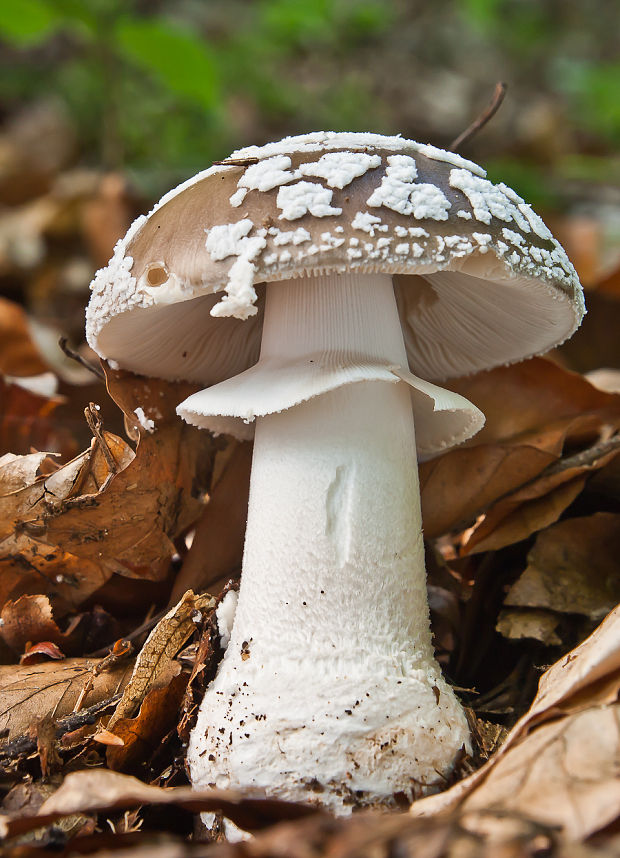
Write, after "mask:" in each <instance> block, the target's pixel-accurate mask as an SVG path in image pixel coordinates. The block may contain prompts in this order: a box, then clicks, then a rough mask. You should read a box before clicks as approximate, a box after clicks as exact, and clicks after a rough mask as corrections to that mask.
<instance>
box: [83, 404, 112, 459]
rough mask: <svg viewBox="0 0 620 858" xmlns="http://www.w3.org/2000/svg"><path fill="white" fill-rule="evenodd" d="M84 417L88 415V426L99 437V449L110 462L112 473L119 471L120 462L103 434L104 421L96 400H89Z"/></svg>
mask: <svg viewBox="0 0 620 858" xmlns="http://www.w3.org/2000/svg"><path fill="white" fill-rule="evenodd" d="M84 417H86V422H87V423H88V428H89V429H90V431H91V432H92V433H93V435H94V436H95V438H96V439H97V443H98V444H99V449H100V450H101V452H102V453H103V456H104V458H105V460H106V462H107V463H108V468H109V469H110V472H111V473H112V474H117V473H118V462H117V461H116V459H115V458H114V456H113V455H112V452H111V450H110V448H109V447H108V444H107V441H106V439H105V436H104V434H103V421H102V419H101V416H100V414H99V410H98V408H97V406H96V405H95V403H94V402H89V403H88V405H87V406H86V408H85V409H84Z"/></svg>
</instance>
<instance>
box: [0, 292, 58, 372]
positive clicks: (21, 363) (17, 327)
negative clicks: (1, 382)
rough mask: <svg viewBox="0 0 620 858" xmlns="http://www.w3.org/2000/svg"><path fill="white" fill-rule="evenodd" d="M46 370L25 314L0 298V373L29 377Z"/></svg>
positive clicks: (46, 367)
mask: <svg viewBox="0 0 620 858" xmlns="http://www.w3.org/2000/svg"><path fill="white" fill-rule="evenodd" d="M48 370H49V366H48V365H47V364H46V363H45V361H44V360H43V359H42V358H41V355H40V353H39V350H38V349H37V347H36V346H35V344H34V342H33V340H32V337H31V335H30V330H29V327H28V318H27V316H26V313H25V312H24V310H23V309H22V308H21V307H20V306H19V304H15V303H14V302H13V301H8V300H7V299H6V298H2V297H0V373H3V374H4V375H15V376H29V375H39V374H40V373H43V372H47V371H48Z"/></svg>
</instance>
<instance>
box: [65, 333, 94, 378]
mask: <svg viewBox="0 0 620 858" xmlns="http://www.w3.org/2000/svg"><path fill="white" fill-rule="evenodd" d="M58 347H59V348H60V350H61V352H62V353H63V354H65V355H67V357H68V358H71V360H74V361H75V362H76V363H79V364H80V366H83V367H85V368H86V369H87V370H89V372H92V373H93V374H94V375H96V376H97V378H101V379H105V373H104V371H103V370H102V369H101V367H100V366H96V364H94V363H91V362H90V361H87V360H86V358H85V357H82V355H81V354H80V353H79V352H76V351H74V350H73V349H72V348H71V346H70V345H69V340H68V339H67V338H66V337H61V338H60V339H59V340H58Z"/></svg>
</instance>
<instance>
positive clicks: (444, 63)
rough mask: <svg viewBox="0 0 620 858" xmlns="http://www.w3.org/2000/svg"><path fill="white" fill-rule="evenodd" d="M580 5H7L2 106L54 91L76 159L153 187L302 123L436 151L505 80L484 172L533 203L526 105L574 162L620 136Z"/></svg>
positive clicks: (539, 0) (605, 31) (132, 1)
mask: <svg viewBox="0 0 620 858" xmlns="http://www.w3.org/2000/svg"><path fill="white" fill-rule="evenodd" d="M591 2H592V3H593V4H594V5H593V8H592V9H591V10H590V12H588V10H584V9H583V5H584V4H583V3H581V4H580V3H579V2H578V0H443V2H442V3H440V4H430V3H426V2H420V0H209V2H204V0H0V110H2V112H3V113H4V115H5V116H8V115H10V114H11V112H12V111H13V110H14V109H16V108H17V107H19V106H20V105H23V104H25V103H26V104H27V103H28V102H30V101H34V100H36V99H40V98H42V97H46V98H49V97H54V98H56V99H57V100H59V101H60V102H61V103H62V104H63V105H64V107H65V108H66V110H67V111H68V113H69V115H70V117H71V119H72V122H73V124H74V126H75V128H76V130H77V137H78V142H79V147H80V156H81V158H82V160H84V161H85V162H90V163H93V162H94V163H102V164H103V165H104V166H107V167H123V168H125V169H130V170H133V171H134V172H136V171H137V172H138V173H140V174H141V176H142V179H143V180H145V179H146V180H148V178H149V176H150V177H151V179H152V182H151V185H152V189H153V190H154V191H157V190H160V189H161V188H164V187H166V186H167V185H169V184H170V182H171V181H174V179H175V178H178V177H179V176H181V175H186V174H188V173H190V172H191V171H194V170H198V169H200V168H202V167H204V166H205V165H206V164H208V163H209V162H210V161H211V160H213V159H215V158H218V157H222V156H224V155H226V154H227V153H228V152H229V151H230V150H231V149H232V148H234V147H235V146H238V145H242V144H244V143H248V142H262V141H263V140H265V139H267V138H274V137H278V136H282V135H283V134H285V133H296V132H303V131H306V130H310V129H313V128H314V129H316V128H334V129H352V130H357V129H362V128H366V129H368V128H371V129H373V130H377V131H383V132H392V133H394V132H402V133H404V134H406V135H407V136H416V135H419V136H421V137H423V138H425V139H429V138H430V139H431V142H434V143H437V144H439V145H445V144H446V143H448V142H449V140H450V139H451V137H453V136H456V134H457V133H458V132H459V131H461V130H462V127H463V125H464V124H466V121H468V119H469V118H472V116H473V115H475V113H476V112H477V110H479V109H480V108H481V107H482V106H483V105H484V98H485V97H488V94H489V93H490V92H491V91H492V88H493V85H494V83H495V82H496V80H497V79H498V78H499V77H502V78H504V79H508V81H509V84H510V86H511V93H513V92H515V90H513V89H512V87H513V84H514V85H515V86H516V91H517V97H518V98H519V100H520V101H519V111H520V114H519V113H518V112H517V111H514V115H513V116H510V115H509V113H507V109H506V108H502V116H505V117H506V118H505V119H504V120H502V119H497V120H494V123H499V124H498V125H497V127H498V128H501V129H502V134H503V136H502V135H500V136H499V138H498V137H497V136H496V138H495V139H494V142H493V151H492V152H491V155H495V156H496V158H495V163H494V164H492V165H491V166H492V173H495V172H496V171H497V170H502V171H504V172H503V173H502V175H503V177H504V178H506V177H508V180H510V179H512V180H514V183H515V185H516V186H517V188H519V189H521V190H522V191H523V192H524V193H525V194H526V195H528V196H530V197H531V196H533V197H534V198H536V197H537V196H538V197H540V184H541V183H540V178H541V173H542V172H543V171H544V169H545V165H544V162H545V159H548V158H549V157H550V155H549V152H547V153H545V152H541V145H542V144H541V143H540V140H539V139H538V138H537V137H536V135H533V134H530V135H529V137H528V134H527V133H525V132H523V129H522V128H521V125H523V121H522V120H523V112H524V111H525V112H526V113H527V109H528V108H529V106H530V101H531V103H536V104H539V103H540V100H541V98H542V96H544V97H545V98H547V100H548V102H549V104H550V105H551V107H549V108H548V109H549V111H551V112H553V111H554V110H555V111H557V114H558V116H559V117H560V119H561V121H562V123H563V130H562V133H564V134H565V136H566V134H568V135H569V136H570V137H571V142H570V143H569V144H568V149H569V150H570V149H571V146H572V148H573V149H574V148H580V149H581V150H583V151H582V152H581V155H582V159H581V161H580V162H579V161H578V162H573V169H574V164H575V163H582V164H583V163H585V162H584V160H583V159H584V158H586V159H587V156H588V151H589V150H590V149H594V150H597V151H596V154H597V155H600V150H601V149H603V150H604V149H605V147H611V146H613V145H614V144H617V143H618V142H620V99H619V98H618V91H619V84H620V62H619V61H618V59H617V57H616V56H614V55H613V47H611V46H612V45H613V43H614V40H615V38H616V35H615V34H616V33H617V21H616V22H615V23H616V27H615V28H614V29H613V31H612V27H611V24H612V23H613V18H614V15H613V11H611V12H610V10H609V6H610V5H611V7H613V6H615V4H614V3H612V4H609V3H608V2H607V0H591ZM605 9H606V10H607V12H606V13H605ZM600 10H603V13H604V14H602V15H597V12H598V11H600ZM616 12H617V10H616ZM615 17H617V15H616V16H615ZM408 74H410V79H409V80H407V76H408ZM442 87H443V89H442ZM528 99H530V101H528ZM451 105H454V107H453V109H451V107H450V106H451ZM539 112H540V111H539ZM502 121H503V123H504V124H503V126H502V125H501V123H502ZM558 121H559V120H558ZM520 122H521V125H520V124H519V123H520ZM566 129H568V131H566ZM541 134H542V132H541ZM541 134H539V137H541ZM519 135H520V136H519ZM580 135H581V136H582V137H583V138H584V139H583V140H581V139H580ZM551 136H553V132H552V134H551ZM530 138H531V139H532V140H534V144H532V143H531V139H530ZM558 139H559V135H558ZM528 140H530V142H528ZM498 141H499V142H498ZM523 141H525V143H523ZM517 144H518V145H517ZM554 145H559V144H557V141H556V143H555V144H554ZM498 147H499V148H498ZM519 147H520V150H519V151H517V149H519ZM528 147H529V148H528ZM549 148H550V151H551V150H552V149H553V146H551V145H550V147H549ZM566 148H567V146H566V145H565V146H564V149H565V150H566ZM467 154H469V152H468V153H467ZM473 154H474V156H476V155H477V154H478V152H477V150H476V149H475V147H474V151H473ZM551 154H553V152H551ZM562 154H563V155H567V154H571V152H567V151H564V152H563V153H562ZM483 155H487V153H484V150H483ZM586 172H587V170H586ZM147 187H148V183H147Z"/></svg>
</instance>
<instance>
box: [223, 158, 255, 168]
mask: <svg viewBox="0 0 620 858" xmlns="http://www.w3.org/2000/svg"><path fill="white" fill-rule="evenodd" d="M258 161H259V159H258V158H225V159H224V160H223V161H213V165H214V166H218V167H220V166H222V167H249V166H251V165H252V164H258Z"/></svg>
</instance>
